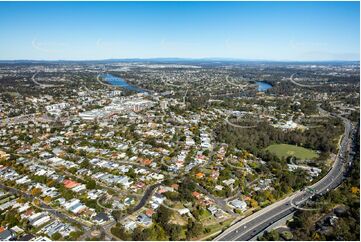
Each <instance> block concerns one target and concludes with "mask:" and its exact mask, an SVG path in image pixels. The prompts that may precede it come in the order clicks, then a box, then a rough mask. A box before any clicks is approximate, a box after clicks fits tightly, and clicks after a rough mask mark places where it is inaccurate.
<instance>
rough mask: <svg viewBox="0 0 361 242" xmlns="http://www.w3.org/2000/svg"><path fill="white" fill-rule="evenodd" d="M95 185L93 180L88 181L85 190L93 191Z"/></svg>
mask: <svg viewBox="0 0 361 242" xmlns="http://www.w3.org/2000/svg"><path fill="white" fill-rule="evenodd" d="M96 185H97V183H96V182H95V181H94V180H89V181H87V183H86V188H87V189H90V190H92V189H95V187H96Z"/></svg>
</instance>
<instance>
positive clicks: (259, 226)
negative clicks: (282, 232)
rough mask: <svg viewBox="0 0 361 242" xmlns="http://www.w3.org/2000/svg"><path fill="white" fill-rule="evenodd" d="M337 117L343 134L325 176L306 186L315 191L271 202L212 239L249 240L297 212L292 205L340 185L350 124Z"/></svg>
mask: <svg viewBox="0 0 361 242" xmlns="http://www.w3.org/2000/svg"><path fill="white" fill-rule="evenodd" d="M332 115H334V114H332ZM334 116H337V115H334ZM337 117H339V118H341V119H342V121H343V122H344V125H345V132H344V135H343V138H342V141H341V144H340V149H339V152H338V155H337V157H336V159H335V162H334V164H333V166H332V168H331V169H330V170H329V172H328V173H327V175H326V176H324V177H323V178H322V179H321V180H319V181H318V182H317V183H315V184H313V185H312V186H310V187H309V188H311V190H313V191H314V192H312V193H311V192H309V191H306V189H305V190H302V191H297V192H296V193H294V194H293V195H292V196H290V197H287V198H285V199H283V200H281V201H279V202H277V203H274V204H272V205H270V206H268V207H266V208H264V209H262V210H260V211H258V212H256V213H254V214H252V215H251V216H249V217H247V218H245V219H243V220H241V221H240V222H238V223H236V224H234V225H233V226H232V227H230V228H229V229H227V230H226V231H224V232H223V233H221V234H220V235H219V236H217V237H216V238H215V240H221V241H229V240H237V241H244V240H250V239H252V238H253V237H254V236H256V235H257V234H259V233H260V232H262V231H263V230H264V229H266V228H267V227H269V226H270V225H271V224H273V223H275V222H277V221H278V220H280V219H282V218H283V217H285V216H287V215H289V214H291V213H292V212H294V211H296V208H295V205H296V206H298V205H301V204H302V203H304V202H306V201H307V200H308V199H310V198H311V197H312V196H313V195H315V194H320V195H322V194H324V193H325V192H327V191H329V190H330V189H333V188H335V187H337V186H338V185H340V184H341V183H342V181H343V179H344V175H345V172H346V169H347V165H348V162H347V160H348V155H347V148H348V143H349V141H350V134H351V130H352V124H351V122H350V121H349V120H348V119H346V118H344V117H341V116H337ZM307 190H309V189H307Z"/></svg>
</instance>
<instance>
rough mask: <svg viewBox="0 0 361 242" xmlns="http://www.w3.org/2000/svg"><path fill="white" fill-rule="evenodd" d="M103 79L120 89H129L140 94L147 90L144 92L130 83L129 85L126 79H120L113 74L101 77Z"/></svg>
mask: <svg viewBox="0 0 361 242" xmlns="http://www.w3.org/2000/svg"><path fill="white" fill-rule="evenodd" d="M101 77H102V78H104V80H105V81H106V82H108V83H110V84H112V85H114V86H119V87H122V88H125V89H128V90H130V91H135V92H140V93H141V92H145V90H143V89H141V88H139V87H136V86H133V85H130V84H129V83H127V82H126V81H125V80H124V79H122V78H120V77H116V76H113V75H111V74H103V75H101Z"/></svg>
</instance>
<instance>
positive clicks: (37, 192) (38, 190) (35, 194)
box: [31, 187, 41, 197]
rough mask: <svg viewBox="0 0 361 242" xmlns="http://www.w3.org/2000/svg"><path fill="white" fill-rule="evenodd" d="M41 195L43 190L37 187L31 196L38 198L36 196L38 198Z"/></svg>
mask: <svg viewBox="0 0 361 242" xmlns="http://www.w3.org/2000/svg"><path fill="white" fill-rule="evenodd" d="M40 194H41V189H40V188H37V187H35V188H33V189H31V195H33V196H34V197H36V196H38V195H40Z"/></svg>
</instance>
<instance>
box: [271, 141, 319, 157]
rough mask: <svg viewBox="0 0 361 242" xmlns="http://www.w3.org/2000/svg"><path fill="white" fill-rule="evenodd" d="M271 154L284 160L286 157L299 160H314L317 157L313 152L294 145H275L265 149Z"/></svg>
mask: <svg viewBox="0 0 361 242" xmlns="http://www.w3.org/2000/svg"><path fill="white" fill-rule="evenodd" d="M266 150H268V151H269V152H271V153H274V154H275V155H277V156H278V157H279V158H282V157H284V158H286V157H287V156H295V157H296V158H297V159H300V160H308V159H314V158H317V157H318V154H317V153H316V152H315V151H314V150H310V149H306V148H303V147H300V146H296V145H288V144H275V145H270V146H268V147H267V148H266Z"/></svg>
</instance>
